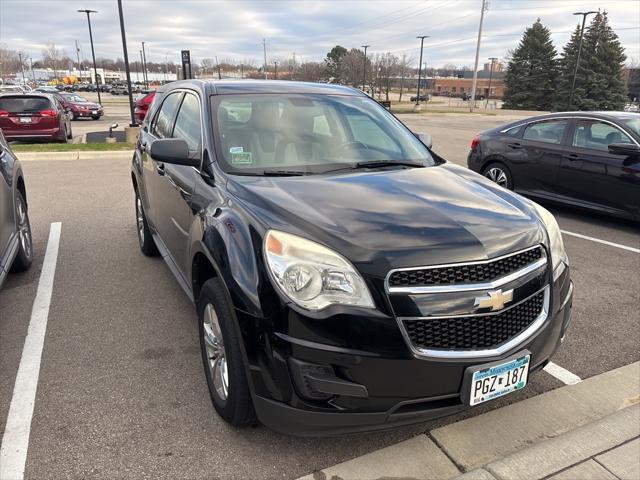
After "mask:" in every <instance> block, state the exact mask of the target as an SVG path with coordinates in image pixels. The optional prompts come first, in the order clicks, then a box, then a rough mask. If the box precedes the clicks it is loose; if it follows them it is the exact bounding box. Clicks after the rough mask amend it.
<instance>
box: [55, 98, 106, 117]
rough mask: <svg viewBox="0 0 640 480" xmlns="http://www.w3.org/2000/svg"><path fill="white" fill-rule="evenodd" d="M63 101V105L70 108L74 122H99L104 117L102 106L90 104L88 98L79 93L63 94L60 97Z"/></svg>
mask: <svg viewBox="0 0 640 480" xmlns="http://www.w3.org/2000/svg"><path fill="white" fill-rule="evenodd" d="M60 96H61V97H62V99H63V105H64V106H65V108H68V110H69V113H70V114H71V118H72V120H77V119H79V118H92V119H94V120H99V119H100V117H102V116H103V115H104V109H103V108H102V105H100V104H99V103H95V102H90V101H89V100H87V99H86V98H84V97H83V96H81V95H78V94H77V93H63V94H62V95H60Z"/></svg>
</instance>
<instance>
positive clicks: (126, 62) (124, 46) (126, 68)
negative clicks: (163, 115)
mask: <svg viewBox="0 0 640 480" xmlns="http://www.w3.org/2000/svg"><path fill="white" fill-rule="evenodd" d="M118 13H119V15H120V33H121V34H122V53H123V55H124V71H125V73H126V75H127V90H128V91H129V111H130V113H131V123H130V125H129V126H131V127H135V126H137V125H138V124H137V123H136V117H135V114H134V112H133V90H132V88H131V71H130V70H129V54H128V53H127V36H126V34H125V31H124V14H123V13H122V0H118Z"/></svg>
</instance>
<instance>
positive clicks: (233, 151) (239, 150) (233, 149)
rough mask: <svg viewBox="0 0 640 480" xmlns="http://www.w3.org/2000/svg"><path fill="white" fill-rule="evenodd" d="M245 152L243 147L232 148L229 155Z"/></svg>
mask: <svg viewBox="0 0 640 480" xmlns="http://www.w3.org/2000/svg"><path fill="white" fill-rule="evenodd" d="M242 152H244V148H242V147H230V148H229V153H242Z"/></svg>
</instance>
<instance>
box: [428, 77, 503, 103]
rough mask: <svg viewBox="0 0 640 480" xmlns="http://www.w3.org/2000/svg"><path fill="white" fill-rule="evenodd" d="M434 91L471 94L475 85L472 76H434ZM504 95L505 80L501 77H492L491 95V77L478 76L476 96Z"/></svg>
mask: <svg viewBox="0 0 640 480" xmlns="http://www.w3.org/2000/svg"><path fill="white" fill-rule="evenodd" d="M433 82H434V84H433V87H432V88H433V93H434V94H436V95H446V94H450V95H454V96H461V95H462V94H465V93H466V94H470V93H471V89H472V87H473V79H472V78H437V77H436V78H434V79H433ZM503 95H504V80H503V79H501V78H493V79H491V95H489V79H488V78H478V81H477V83H476V96H477V97H480V96H482V97H484V98H487V97H488V98H497V99H500V98H502V97H503Z"/></svg>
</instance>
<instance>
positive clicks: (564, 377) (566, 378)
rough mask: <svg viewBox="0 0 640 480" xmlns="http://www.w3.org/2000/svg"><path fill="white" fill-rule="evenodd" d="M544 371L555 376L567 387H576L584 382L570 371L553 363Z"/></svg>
mask: <svg viewBox="0 0 640 480" xmlns="http://www.w3.org/2000/svg"><path fill="white" fill-rule="evenodd" d="M544 371H545V372H547V373H548V374H550V375H553V376H554V377H556V378H557V379H558V380H560V381H561V382H562V383H564V384H565V385H575V384H576V383H580V382H581V381H582V379H581V378H580V377H579V376H578V375H576V374H575V373H571V372H570V371H569V370H566V369H564V368H562V367H561V366H560V365H556V364H555V363H553V362H549V363H547V366H546V367H544Z"/></svg>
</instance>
